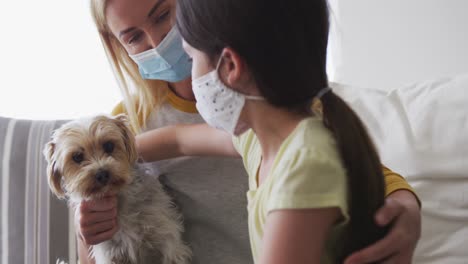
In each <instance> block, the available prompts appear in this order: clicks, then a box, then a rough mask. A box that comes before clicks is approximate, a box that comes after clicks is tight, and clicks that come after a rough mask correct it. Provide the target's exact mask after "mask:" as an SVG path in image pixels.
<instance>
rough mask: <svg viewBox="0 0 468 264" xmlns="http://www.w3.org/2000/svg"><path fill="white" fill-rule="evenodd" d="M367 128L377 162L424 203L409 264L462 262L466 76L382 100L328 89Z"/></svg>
mask: <svg viewBox="0 0 468 264" xmlns="http://www.w3.org/2000/svg"><path fill="white" fill-rule="evenodd" d="M331 86H332V87H333V88H334V91H335V92H336V93H338V94H340V95H341V96H342V97H343V98H344V99H345V100H346V101H347V102H349V103H350V104H351V106H352V108H353V109H354V110H355V111H356V112H357V113H358V115H359V116H360V117H361V119H362V120H363V121H364V123H365V124H366V126H367V127H368V130H369V133H370V134H371V136H372V138H373V139H374V142H375V143H376V146H377V148H378V150H379V153H380V155H381V158H382V162H383V163H384V164H385V165H388V166H389V167H390V168H391V169H392V170H394V171H396V172H398V173H401V174H402V175H404V176H405V177H406V179H407V180H408V181H409V183H410V184H411V185H412V186H413V187H414V188H415V190H416V192H417V194H418V195H419V197H420V198H421V200H422V204H423V208H422V216H423V219H422V220H423V221H422V237H421V240H420V242H419V244H418V247H417V250H416V253H415V257H414V263H424V264H427V263H467V261H468V250H467V247H466V245H468V74H466V75H458V76H455V77H447V78H440V79H436V80H430V81H425V82H419V83H414V84H411V85H407V86H405V87H402V88H399V89H395V90H392V91H391V92H389V93H385V92H382V91H378V90H371V89H364V88H358V87H353V86H348V85H341V84H336V83H335V84H333V85H331Z"/></svg>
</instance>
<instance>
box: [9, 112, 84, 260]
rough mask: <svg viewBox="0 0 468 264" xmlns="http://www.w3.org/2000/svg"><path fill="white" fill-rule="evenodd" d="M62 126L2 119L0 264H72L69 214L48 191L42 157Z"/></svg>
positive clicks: (72, 233)
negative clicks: (57, 129) (46, 146)
mask: <svg viewBox="0 0 468 264" xmlns="http://www.w3.org/2000/svg"><path fill="white" fill-rule="evenodd" d="M64 122H65V121H59V120H51V121H36V120H19V119H11V118H3V117H0V167H1V169H0V212H1V213H0V221H1V223H0V241H1V245H0V256H1V259H0V263H55V262H56V259H61V260H64V261H67V262H68V263H76V257H75V256H76V250H75V248H76V246H75V244H74V243H75V236H74V231H73V230H72V228H73V226H72V224H71V223H72V222H71V221H70V219H69V216H70V212H69V210H68V208H67V204H66V202H65V201H60V200H58V199H57V198H56V197H55V196H54V195H52V193H51V192H50V190H49V186H48V181H47V176H46V167H47V163H46V161H45V159H44V157H43V155H42V149H43V147H44V146H45V144H46V142H47V141H48V140H49V139H50V135H51V133H52V131H53V130H54V129H56V128H57V127H59V126H60V125H61V124H63V123H64ZM71 256H73V257H71Z"/></svg>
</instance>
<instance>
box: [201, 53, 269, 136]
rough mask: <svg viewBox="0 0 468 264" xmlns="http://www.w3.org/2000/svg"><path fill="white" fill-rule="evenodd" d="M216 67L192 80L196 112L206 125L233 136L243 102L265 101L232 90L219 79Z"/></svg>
mask: <svg viewBox="0 0 468 264" xmlns="http://www.w3.org/2000/svg"><path fill="white" fill-rule="evenodd" d="M221 59H222V56H221V57H220V58H219V61H218V65H217V66H216V69H214V70H213V71H211V72H209V73H207V74H205V75H203V76H201V77H199V78H197V79H194V80H192V88H193V93H194V94H195V98H196V100H197V105H196V106H197V110H198V112H199V113H200V115H201V116H202V117H203V119H204V120H205V121H206V123H208V125H210V126H212V127H215V128H218V129H223V130H225V131H227V132H229V133H230V134H231V135H234V131H235V129H236V126H237V123H238V122H239V117H240V114H241V112H242V109H243V107H244V104H245V100H265V99H264V98H263V97H260V96H249V95H245V94H242V93H239V92H236V91H234V90H232V89H231V88H229V87H227V86H226V85H224V83H223V82H222V81H221V80H220V79H219V75H218V68H219V65H220V62H221Z"/></svg>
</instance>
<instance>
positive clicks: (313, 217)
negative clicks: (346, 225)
mask: <svg viewBox="0 0 468 264" xmlns="http://www.w3.org/2000/svg"><path fill="white" fill-rule="evenodd" d="M339 217H340V211H339V209H338V208H323V209H294V210H277V211H272V212H270V213H269V214H268V217H267V220H266V225H265V231H264V235H263V244H262V251H261V255H260V261H259V263H260V264H290V263H295V264H302V263H304V264H306V263H307V264H311V263H320V259H321V256H322V253H323V248H324V245H325V240H326V238H327V236H328V233H329V231H330V230H331V227H332V225H333V223H335V222H336V221H337V220H338V219H339Z"/></svg>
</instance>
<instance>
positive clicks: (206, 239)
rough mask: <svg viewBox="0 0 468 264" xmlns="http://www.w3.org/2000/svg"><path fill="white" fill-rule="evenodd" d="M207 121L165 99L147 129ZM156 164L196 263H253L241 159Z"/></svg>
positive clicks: (179, 160)
mask: <svg viewBox="0 0 468 264" xmlns="http://www.w3.org/2000/svg"><path fill="white" fill-rule="evenodd" d="M203 122H204V121H203V119H202V117H201V116H200V115H199V114H192V113H186V112H182V111H179V110H178V109H175V108H174V107H172V106H171V105H170V104H169V103H167V104H164V105H163V106H162V107H161V108H160V109H158V110H156V111H155V112H153V113H152V115H151V116H150V118H149V120H148V122H147V129H146V130H151V129H154V128H158V127H163V126H167V125H172V124H195V123H203ZM152 165H153V166H155V169H156V170H158V171H159V172H160V173H161V181H162V182H163V184H164V185H165V186H166V187H167V190H168V191H169V193H170V194H171V195H173V197H174V198H175V201H176V203H177V204H178V205H179V206H180V209H181V210H182V214H183V216H184V223H185V234H184V237H185V240H186V241H187V242H188V243H189V244H190V246H191V247H192V250H193V254H194V257H193V261H192V263H194V264H209V263H215V264H217V263H223V264H240V263H241V264H244V263H245V264H249V263H253V259H252V254H251V249H250V244H249V237H248V227H247V199H246V192H247V190H248V178H247V173H246V171H245V169H244V166H243V163H242V160H241V159H240V158H239V159H234V158H212V157H183V158H176V159H170V160H164V161H159V162H154V163H153V164H152Z"/></svg>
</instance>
